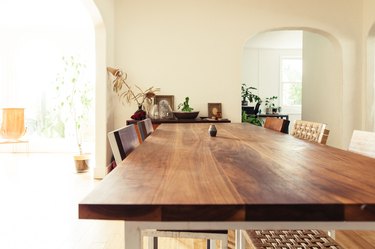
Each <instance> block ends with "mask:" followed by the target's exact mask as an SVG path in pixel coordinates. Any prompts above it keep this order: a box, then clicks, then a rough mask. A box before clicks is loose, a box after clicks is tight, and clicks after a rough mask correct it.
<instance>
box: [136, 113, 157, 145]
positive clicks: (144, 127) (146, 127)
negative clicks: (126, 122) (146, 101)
mask: <svg viewBox="0 0 375 249" xmlns="http://www.w3.org/2000/svg"><path fill="white" fill-rule="evenodd" d="M137 125H138V129H139V133H140V135H141V140H142V142H143V141H145V139H146V138H147V137H148V136H149V135H150V134H151V133H152V132H154V127H153V126H152V122H151V119H150V118H146V119H144V120H141V121H139V122H138V123H137Z"/></svg>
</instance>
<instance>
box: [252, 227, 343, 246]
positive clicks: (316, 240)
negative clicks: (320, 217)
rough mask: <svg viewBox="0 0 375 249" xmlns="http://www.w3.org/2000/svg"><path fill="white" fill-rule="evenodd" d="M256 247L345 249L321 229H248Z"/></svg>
mask: <svg viewBox="0 0 375 249" xmlns="http://www.w3.org/2000/svg"><path fill="white" fill-rule="evenodd" d="M246 233H247V235H248V240H250V241H248V242H249V244H250V248H254V249H321V248H326V249H343V247H341V246H340V245H339V244H338V243H337V242H336V241H335V240H334V239H332V238H331V237H329V236H328V235H327V234H326V233H325V232H323V231H320V230H246Z"/></svg>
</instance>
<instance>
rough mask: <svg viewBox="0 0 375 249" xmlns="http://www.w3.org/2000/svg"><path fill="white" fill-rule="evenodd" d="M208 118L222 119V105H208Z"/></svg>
mask: <svg viewBox="0 0 375 249" xmlns="http://www.w3.org/2000/svg"><path fill="white" fill-rule="evenodd" d="M207 116H208V118H221V117H222V110H221V103H208V112H207Z"/></svg>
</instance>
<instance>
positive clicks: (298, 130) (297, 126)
mask: <svg viewBox="0 0 375 249" xmlns="http://www.w3.org/2000/svg"><path fill="white" fill-rule="evenodd" d="M326 127H327V125H326V124H323V123H317V122H310V121H305V120H296V121H295V122H294V124H293V127H292V131H291V132H290V135H292V136H294V137H297V138H300V139H304V140H308V141H313V142H317V143H321V144H326V143H327V139H328V135H329V130H328V129H326Z"/></svg>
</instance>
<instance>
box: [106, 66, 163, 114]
mask: <svg viewBox="0 0 375 249" xmlns="http://www.w3.org/2000/svg"><path fill="white" fill-rule="evenodd" d="M107 71H108V72H110V73H111V74H112V75H113V76H114V77H115V79H114V80H113V82H112V83H113V88H112V89H113V91H114V92H115V93H117V95H118V96H119V97H120V98H121V99H125V100H126V101H127V102H128V103H130V100H134V101H135V102H136V103H137V106H138V110H137V111H136V112H135V113H134V114H133V116H134V117H135V118H141V119H145V118H146V113H145V112H144V110H143V107H144V105H147V107H145V108H148V107H150V105H151V104H152V98H153V97H155V92H158V91H159V90H160V89H159V88H154V87H153V86H152V87H149V88H147V89H146V90H142V89H141V88H140V87H139V86H137V85H136V86H135V87H136V88H137V89H138V92H135V91H134V90H133V89H132V88H131V86H130V85H129V84H128V83H127V82H126V79H127V74H126V73H123V72H122V71H121V70H120V69H116V68H112V67H107ZM123 86H125V89H124V90H123ZM141 110H142V111H141ZM133 116H132V117H133Z"/></svg>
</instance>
